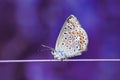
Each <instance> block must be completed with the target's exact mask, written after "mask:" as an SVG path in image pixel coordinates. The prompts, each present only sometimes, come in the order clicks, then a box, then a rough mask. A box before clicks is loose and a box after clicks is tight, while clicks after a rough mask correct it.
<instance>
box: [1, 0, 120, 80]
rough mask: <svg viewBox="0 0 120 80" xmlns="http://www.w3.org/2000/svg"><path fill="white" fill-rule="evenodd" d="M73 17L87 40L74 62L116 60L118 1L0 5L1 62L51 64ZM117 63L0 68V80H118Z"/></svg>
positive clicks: (5, 0) (7, 0)
mask: <svg viewBox="0 0 120 80" xmlns="http://www.w3.org/2000/svg"><path fill="white" fill-rule="evenodd" d="M70 14H74V15H75V16H76V17H77V18H78V19H79V21H80V23H81V25H82V26H83V28H84V29H85V30H86V31H87V33H88V37H89V45H88V51H87V52H84V54H83V55H82V56H78V57H74V58H80V59H81V58H92V59H93V58H105V59H106V58H113V59H114V58H120V42H119V41H120V0H0V59H52V58H53V56H52V55H51V53H50V51H46V49H45V48H42V47H40V45H41V44H45V45H48V46H51V47H53V48H54V47H55V42H56V39H57V36H58V34H59V31H60V29H61V27H62V25H63V23H64V21H65V19H66V18H67V17H68V16H69V15H70ZM119 75H120V62H41V63H0V80H120V76H119Z"/></svg>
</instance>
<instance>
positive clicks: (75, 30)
mask: <svg viewBox="0 0 120 80" xmlns="http://www.w3.org/2000/svg"><path fill="white" fill-rule="evenodd" d="M87 44H88V37H87V34H86V32H85V30H84V29H83V28H82V27H81V25H80V23H79V21H78V20H77V18H76V17H75V16H74V15H70V16H69V17H68V18H67V20H66V21H65V23H64V25H63V27H62V29H61V31H60V34H59V36H58V39H57V42H56V47H55V50H56V51H62V52H63V53H64V54H65V55H66V58H69V57H73V56H77V55H81V52H82V51H85V50H86V47H87Z"/></svg>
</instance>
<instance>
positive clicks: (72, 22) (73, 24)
mask: <svg viewBox="0 0 120 80" xmlns="http://www.w3.org/2000/svg"><path fill="white" fill-rule="evenodd" d="M68 23H71V24H72V25H73V26H74V27H77V25H76V24H75V23H73V22H72V21H70V20H68Z"/></svg>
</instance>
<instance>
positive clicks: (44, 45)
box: [41, 44, 54, 50]
mask: <svg viewBox="0 0 120 80" xmlns="http://www.w3.org/2000/svg"><path fill="white" fill-rule="evenodd" d="M41 46H42V47H46V48H48V49H49V50H54V48H51V47H49V46H46V45H43V44H42V45H41Z"/></svg>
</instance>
